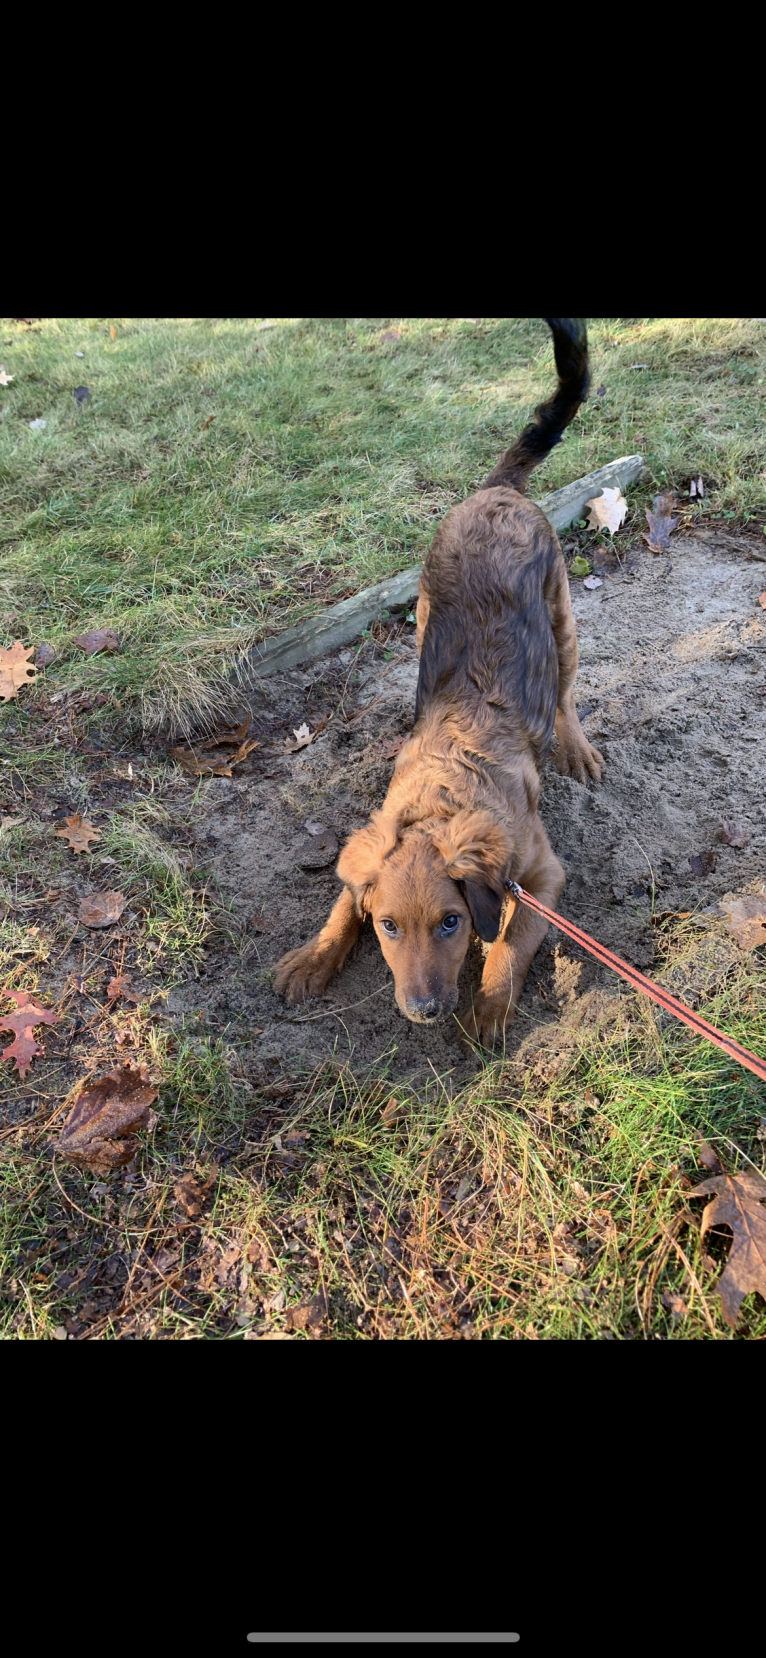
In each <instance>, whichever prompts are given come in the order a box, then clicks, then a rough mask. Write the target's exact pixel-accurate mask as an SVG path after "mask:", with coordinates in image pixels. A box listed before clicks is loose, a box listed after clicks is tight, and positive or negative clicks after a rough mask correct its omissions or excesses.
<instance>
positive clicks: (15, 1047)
mask: <svg viewBox="0 0 766 1658" xmlns="http://www.w3.org/2000/svg"><path fill="white" fill-rule="evenodd" d="M7 994H8V995H9V996H10V998H11V1001H12V1002H15V1003H16V1009H15V1012H10V1013H0V1030H7V1031H13V1037H14V1040H13V1041H12V1043H11V1044H10V1047H8V1048H5V1049H4V1050H3V1052H2V1054H0V1059H15V1061H16V1070H17V1071H18V1073H19V1076H20V1077H25V1076H26V1074H27V1071H28V1070H29V1067H30V1065H31V1063H32V1060H33V1059H34V1057H35V1055H36V1054H42V1053H44V1052H45V1049H44V1048H41V1046H40V1044H39V1042H36V1041H35V1038H34V1027H35V1025H55V1024H56V1023H57V1017H56V1014H55V1013H51V1011H50V1009H49V1008H44V1007H38V1006H37V1003H36V1002H34V1001H33V1000H32V998H31V996H30V995H29V993H28V991H26V990H20V991H15V990H10V991H8V992H7Z"/></svg>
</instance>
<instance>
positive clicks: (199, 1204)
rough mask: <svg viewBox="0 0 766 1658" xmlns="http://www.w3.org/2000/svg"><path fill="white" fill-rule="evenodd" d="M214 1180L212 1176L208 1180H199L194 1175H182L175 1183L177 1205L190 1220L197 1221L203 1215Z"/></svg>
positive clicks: (174, 1190) (174, 1191)
mask: <svg viewBox="0 0 766 1658" xmlns="http://www.w3.org/2000/svg"><path fill="white" fill-rule="evenodd" d="M213 1178H214V1177H213V1176H212V1175H211V1176H210V1177H209V1179H207V1180H197V1179H196V1177H195V1176H194V1175H193V1174H182V1175H180V1176H179V1178H178V1180H177V1181H176V1182H175V1185H174V1187H173V1193H174V1196H175V1200H176V1203H177V1204H178V1207H179V1209H182V1210H183V1212H184V1214H185V1215H186V1216H187V1218H188V1219H189V1220H196V1219H197V1217H198V1216H199V1215H201V1214H202V1210H203V1207H204V1205H205V1202H206V1201H207V1198H208V1197H209V1195H210V1187H211V1185H212V1183H213Z"/></svg>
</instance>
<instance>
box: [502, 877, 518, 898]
mask: <svg viewBox="0 0 766 1658" xmlns="http://www.w3.org/2000/svg"><path fill="white" fill-rule="evenodd" d="M503 886H504V887H507V889H508V891H509V892H512V893H513V896H514V898H520V897H521V893H522V889H521V887H520V886H519V883H518V881H503Z"/></svg>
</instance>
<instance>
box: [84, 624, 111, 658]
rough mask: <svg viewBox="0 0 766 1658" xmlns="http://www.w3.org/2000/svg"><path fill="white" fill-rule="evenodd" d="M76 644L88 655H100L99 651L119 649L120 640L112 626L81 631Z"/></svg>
mask: <svg viewBox="0 0 766 1658" xmlns="http://www.w3.org/2000/svg"><path fill="white" fill-rule="evenodd" d="M75 644H76V645H79V647H80V650H81V651H84V652H85V655H86V656H98V654H99V651H118V650H119V649H120V641H119V639H118V638H117V635H116V633H114V631H113V630H112V628H93V629H92V631H91V632H90V633H81V634H79V635H78V637H77V638H76V639H75Z"/></svg>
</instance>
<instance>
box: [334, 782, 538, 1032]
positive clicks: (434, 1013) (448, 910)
mask: <svg viewBox="0 0 766 1658" xmlns="http://www.w3.org/2000/svg"><path fill="white" fill-rule="evenodd" d="M511 851H512V848H511V843H510V840H509V837H508V834H507V832H506V830H505V829H504V828H503V827H502V826H501V825H500V824H499V823H498V822H497V820H496V818H494V817H493V816H492V815H491V813H489V812H484V811H471V810H464V811H460V812H457V813H455V815H454V817H451V818H445V819H441V820H437V821H431V822H429V823H425V824H423V823H420V824H413V825H410V826H407V825H406V824H405V825H402V823H401V821H400V820H398V819H396V818H395V817H390V816H387V815H386V814H385V813H384V812H378V813H376V814H375V815H374V817H373V819H372V822H371V823H370V824H369V826H368V827H367V828H366V829H360V830H359V832H358V834H356V835H352V837H351V839H350V841H349V842H348V843H347V845H346V846H345V847H344V849H343V851H342V853H341V856H340V860H339V862H338V874H339V876H340V879H341V880H342V881H344V882H345V884H346V886H347V887H349V888H350V890H351V891H352V892H353V894H354V898H355V900H356V906H357V910H358V912H359V914H360V915H370V916H372V921H373V925H374V927H375V931H376V933H377V935H378V938H379V940H380V947H381V949H382V951H383V955H384V956H385V959H386V961H387V962H388V965H389V967H390V968H391V971H392V973H393V975H394V983H395V992H396V1001H397V1005H398V1007H399V1008H400V1010H401V1012H402V1013H404V1014H406V1015H407V1018H408V1019H412V1020H414V1021H415V1022H416V1023H418V1024H421V1023H424V1022H429V1023H430V1021H432V1020H434V1019H439V1018H443V1017H444V1016H445V1015H446V1014H448V1013H452V1012H454V1009H455V1008H456V1006H457V1000H458V986H457V980H458V974H459V972H460V969H461V967H462V965H463V960H464V958H465V953H466V950H467V949H468V944H469V940H470V937H471V930H472V928H473V929H475V931H476V932H477V933H478V934H479V937H480V938H482V939H484V940H485V941H486V942H487V943H489V942H491V941H492V940H493V939H495V938H497V935H498V931H499V928H500V917H501V913H502V909H503V901H504V896H505V895H504V890H503V875H504V873H505V870H506V869H507V867H508V864H509V862H510V857H511Z"/></svg>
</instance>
